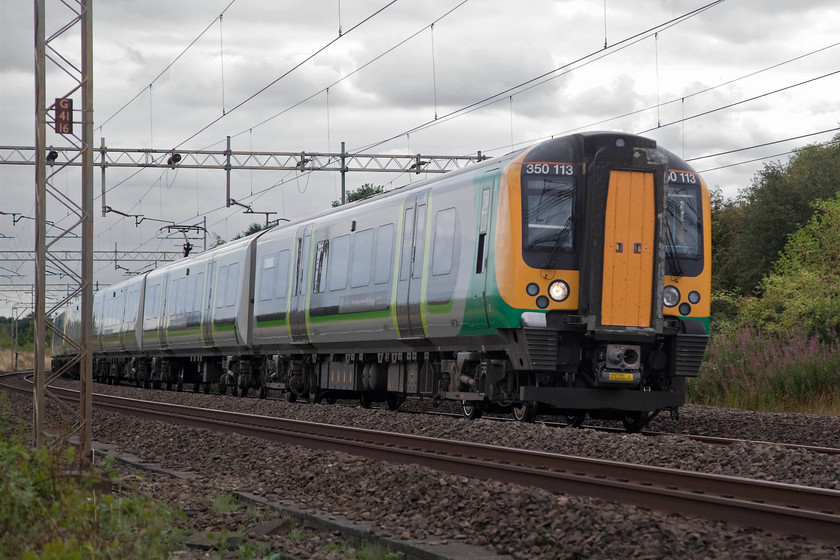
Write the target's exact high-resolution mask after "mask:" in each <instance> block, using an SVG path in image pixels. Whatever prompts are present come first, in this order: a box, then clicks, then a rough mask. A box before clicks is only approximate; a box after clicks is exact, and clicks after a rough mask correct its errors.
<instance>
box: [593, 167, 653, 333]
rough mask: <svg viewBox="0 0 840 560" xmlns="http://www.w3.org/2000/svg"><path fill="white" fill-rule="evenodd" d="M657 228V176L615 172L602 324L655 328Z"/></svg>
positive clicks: (607, 227)
mask: <svg viewBox="0 0 840 560" xmlns="http://www.w3.org/2000/svg"><path fill="white" fill-rule="evenodd" d="M655 225H656V210H655V198H654V188H653V174H652V173H644V172H638V171H611V172H610V181H609V192H608V194H607V212H606V219H605V221H604V273H603V274H604V276H603V282H602V293H601V324H602V325H612V326H627V327H650V326H651V297H652V296H651V294H652V292H653V261H654V249H655V247H654V230H655Z"/></svg>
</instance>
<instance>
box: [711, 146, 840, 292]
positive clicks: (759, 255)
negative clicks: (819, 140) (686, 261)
mask: <svg viewBox="0 0 840 560" xmlns="http://www.w3.org/2000/svg"><path fill="white" fill-rule="evenodd" d="M838 191H840V134H839V135H837V136H835V137H834V141H833V142H831V143H829V144H825V145H812V146H806V147H804V148H801V149H799V150H796V152H795V154H794V155H793V156H792V157H791V159H790V161H789V162H788V164H787V165H783V164H781V163H778V162H776V163H771V164H767V165H765V166H764V169H762V170H761V171H759V172H758V173H757V174H756V176H755V177H754V178H753V181H752V184H751V185H750V187H748V188H747V189H745V190H744V191H743V192H742V193H741V197H740V201H739V202H738V204H737V206H738V207H737V209H734V208H724V209H723V210H724V212H723V214H727V219H730V218H733V219H736V221H737V225H735V226H734V227H732V228H730V230H729V231H730V233H731V234H732V239H731V242H727V243H724V244H722V245H721V247H720V248H719V249H720V250H721V251H722V254H720V255H718V257H717V261H718V264H719V266H720V268H717V269H716V270H715V274H716V275H718V279H719V282H718V287H724V288H732V289H735V290H737V291H738V292H740V293H742V294H745V295H750V294H753V293H755V291H756V288H757V287H758V285H759V282H760V281H761V279H762V278H763V277H764V276H765V275H766V274H768V273H769V272H770V271H771V270H772V269H773V263H774V262H775V261H776V259H777V258H778V256H779V252H780V251H781V250H782V249H783V248H784V247H785V243H786V242H787V239H788V236H789V235H791V234H792V233H794V232H795V231H796V230H797V229H798V228H799V227H800V226H802V225H803V224H805V223H807V222H808V220H809V219H810V218H811V216H812V215H813V213H814V206H813V203H814V202H815V201H817V200H827V199H830V198H832V197H834V195H835V194H836V193H837V192H838ZM723 214H721V215H720V216H719V217H722V216H723ZM718 240H719V241H721V239H718Z"/></svg>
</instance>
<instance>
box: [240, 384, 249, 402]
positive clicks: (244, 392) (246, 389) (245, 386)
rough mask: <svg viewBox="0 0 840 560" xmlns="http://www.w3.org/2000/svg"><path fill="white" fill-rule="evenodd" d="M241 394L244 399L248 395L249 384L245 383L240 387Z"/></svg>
mask: <svg viewBox="0 0 840 560" xmlns="http://www.w3.org/2000/svg"><path fill="white" fill-rule="evenodd" d="M239 396H240V397H241V398H243V399H244V398H245V397H247V396H248V386H247V385H243V386H242V387H240V388H239Z"/></svg>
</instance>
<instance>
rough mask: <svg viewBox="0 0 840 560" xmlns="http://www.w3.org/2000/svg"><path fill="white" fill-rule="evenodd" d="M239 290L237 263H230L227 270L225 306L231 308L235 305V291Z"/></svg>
mask: <svg viewBox="0 0 840 560" xmlns="http://www.w3.org/2000/svg"><path fill="white" fill-rule="evenodd" d="M238 288H239V263H232V264H231V265H230V268H229V269H228V280H227V286H226V295H225V306H226V307H232V306H233V305H234V304H235V303H236V290H237V289H238Z"/></svg>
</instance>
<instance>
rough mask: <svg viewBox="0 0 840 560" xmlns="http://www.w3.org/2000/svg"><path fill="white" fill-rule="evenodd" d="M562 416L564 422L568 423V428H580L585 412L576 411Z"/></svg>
mask: <svg viewBox="0 0 840 560" xmlns="http://www.w3.org/2000/svg"><path fill="white" fill-rule="evenodd" d="M563 418H564V419H565V420H566V424H568V425H569V427H570V428H580V427H581V425H583V421H584V420H586V413H585V412H578V413H576V414H566V415H565V416H564V417H563Z"/></svg>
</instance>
